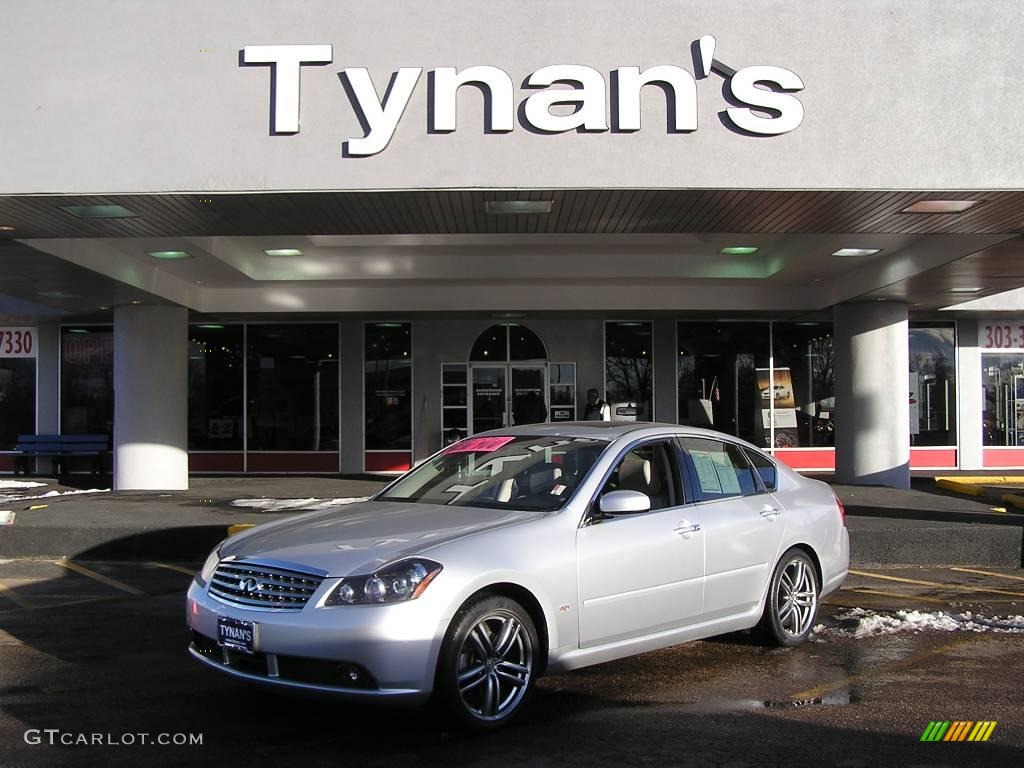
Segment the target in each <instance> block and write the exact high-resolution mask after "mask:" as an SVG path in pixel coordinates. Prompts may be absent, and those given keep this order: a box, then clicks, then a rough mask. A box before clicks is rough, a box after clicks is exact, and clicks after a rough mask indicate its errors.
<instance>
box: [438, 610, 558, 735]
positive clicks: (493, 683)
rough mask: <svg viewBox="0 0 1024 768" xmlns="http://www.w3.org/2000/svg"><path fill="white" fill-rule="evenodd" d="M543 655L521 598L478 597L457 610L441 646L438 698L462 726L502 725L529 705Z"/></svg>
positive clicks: (495, 726)
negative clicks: (516, 599)
mask: <svg viewBox="0 0 1024 768" xmlns="http://www.w3.org/2000/svg"><path fill="white" fill-rule="evenodd" d="M538 658H539V652H538V642H537V631H536V629H535V628H534V626H533V621H532V620H531V619H530V614H529V613H527V611H526V610H525V609H524V608H523V607H522V606H521V605H520V604H519V603H517V602H516V601H514V600H511V599H509V598H506V597H499V596H489V597H482V598H480V599H478V600H475V601H473V602H471V603H469V604H468V605H466V606H465V607H464V608H463V609H462V610H461V611H460V612H459V613H458V614H457V615H456V617H455V620H454V621H453V622H452V625H451V627H450V628H449V630H448V633H447V635H446V636H445V640H444V645H443V646H442V647H441V655H440V658H439V660H438V668H437V682H436V686H435V693H436V698H437V699H438V703H439V704H442V705H443V706H444V707H445V709H447V711H448V714H449V715H451V716H452V718H453V719H454V720H455V722H456V724H458V725H461V726H463V727H467V728H470V729H473V730H488V729H493V728H497V727H500V726H503V725H505V724H506V723H508V722H509V721H511V720H512V719H513V718H514V717H515V716H516V715H518V714H519V713H520V712H521V711H522V710H523V709H524V708H525V706H526V703H527V701H528V700H529V697H530V694H531V693H532V691H533V685H534V682H535V679H536V675H537V667H538Z"/></svg>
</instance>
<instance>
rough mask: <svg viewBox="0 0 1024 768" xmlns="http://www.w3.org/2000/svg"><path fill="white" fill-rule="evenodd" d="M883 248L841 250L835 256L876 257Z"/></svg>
mask: <svg viewBox="0 0 1024 768" xmlns="http://www.w3.org/2000/svg"><path fill="white" fill-rule="evenodd" d="M881 250H882V249H881V248H840V249H839V250H838V251H836V252H835V253H833V254H832V255H833V256H874V255H875V254H876V253H879V252H880V251H881Z"/></svg>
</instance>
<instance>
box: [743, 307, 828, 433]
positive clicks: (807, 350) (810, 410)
mask: <svg viewBox="0 0 1024 768" xmlns="http://www.w3.org/2000/svg"><path fill="white" fill-rule="evenodd" d="M772 355H773V357H774V369H773V377H774V378H773V382H772V391H771V398H772V399H773V401H774V406H775V444H774V447H776V448H810V447H820V446H829V447H831V446H834V445H835V429H834V425H835V416H836V391H835V354H834V345H833V343H832V324H831V323H807V322H804V323H772ZM759 378H762V380H763V382H764V384H765V385H766V386H767V384H768V375H767V372H765V374H764V375H763V377H761V376H760V374H759ZM762 398H763V399H764V400H765V402H767V399H768V393H766V392H765V390H764V389H762Z"/></svg>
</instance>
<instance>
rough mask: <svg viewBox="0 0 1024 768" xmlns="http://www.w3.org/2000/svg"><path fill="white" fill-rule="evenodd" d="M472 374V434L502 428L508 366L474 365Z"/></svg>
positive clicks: (503, 424) (505, 403)
mask: <svg viewBox="0 0 1024 768" xmlns="http://www.w3.org/2000/svg"><path fill="white" fill-rule="evenodd" d="M472 373H473V400H472V407H473V415H472V419H473V433H474V434H476V433H477V432H486V431H487V430H488V429H500V428H501V427H504V426H505V413H506V405H507V402H506V401H507V396H506V389H505V385H506V381H507V374H508V366H505V365H474V366H472Z"/></svg>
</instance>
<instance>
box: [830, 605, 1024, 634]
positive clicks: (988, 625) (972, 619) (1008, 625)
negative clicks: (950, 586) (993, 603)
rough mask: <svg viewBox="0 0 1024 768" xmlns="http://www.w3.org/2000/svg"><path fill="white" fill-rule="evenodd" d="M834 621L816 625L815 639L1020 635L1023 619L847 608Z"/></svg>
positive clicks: (970, 613) (1022, 632)
mask: <svg viewBox="0 0 1024 768" xmlns="http://www.w3.org/2000/svg"><path fill="white" fill-rule="evenodd" d="M835 620H836V621H837V622H838V624H839V626H835V627H830V626H826V625H824V624H818V625H817V626H815V627H814V630H813V632H814V634H815V635H839V636H843V637H853V638H854V639H860V638H863V637H876V636H879V635H891V634H895V633H896V632H924V631H929V630H930V631H938V632H1005V633H1014V634H1017V633H1020V634H1024V616H1019V615H1018V616H992V617H986V616H981V615H978V614H974V613H972V612H971V611H965V612H964V613H946V612H945V611H937V612H935V613H928V612H925V611H916V610H915V611H904V610H899V611H896V612H895V613H892V614H888V613H878V612H876V611H869V610H865V609H864V608H851V609H850V610H847V611H843V612H841V613H837V614H836V616H835Z"/></svg>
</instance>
